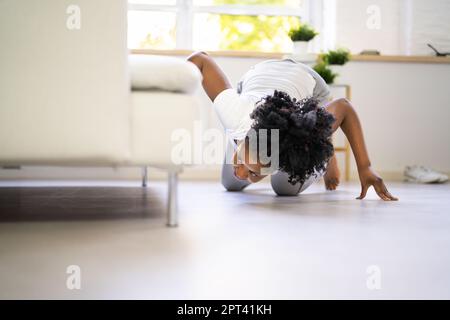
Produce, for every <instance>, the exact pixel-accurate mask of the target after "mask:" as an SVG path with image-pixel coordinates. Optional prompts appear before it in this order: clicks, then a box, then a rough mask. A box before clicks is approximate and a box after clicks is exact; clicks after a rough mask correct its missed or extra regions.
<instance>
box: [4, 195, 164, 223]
mask: <svg viewBox="0 0 450 320" xmlns="http://www.w3.org/2000/svg"><path fill="white" fill-rule="evenodd" d="M162 200H163V199H161V195H159V194H157V193H156V191H155V190H152V189H150V188H140V187H42V188H41V187H39V188H36V187H20V188H19V187H6V188H0V223H1V222H12V221H14V222H20V221H23V222H28V221H71V220H75V221H80V220H111V219H133V218H135V219H142V218H161V217H162V216H164V213H165V203H163V202H162Z"/></svg>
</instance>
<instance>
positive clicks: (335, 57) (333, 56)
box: [322, 48, 350, 73]
mask: <svg viewBox="0 0 450 320" xmlns="http://www.w3.org/2000/svg"><path fill="white" fill-rule="evenodd" d="M349 60H350V51H348V50H347V49H342V48H341V49H337V50H330V51H328V52H327V53H325V54H324V55H323V56H322V61H323V62H324V63H326V64H328V65H330V67H331V69H332V70H333V71H334V72H338V73H339V72H340V71H341V69H342V66H343V65H344V64H346V63H347V62H348V61H349Z"/></svg>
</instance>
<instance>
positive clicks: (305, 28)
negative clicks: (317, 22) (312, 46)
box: [289, 23, 318, 55]
mask: <svg viewBox="0 0 450 320" xmlns="http://www.w3.org/2000/svg"><path fill="white" fill-rule="evenodd" d="M317 35H318V33H317V32H316V31H315V30H314V29H313V28H312V27H311V26H310V25H308V24H305V23H303V24H300V26H299V27H298V28H295V29H291V30H290V31H289V37H290V38H291V40H292V42H293V43H294V48H293V54H294V55H301V54H307V53H308V52H309V48H308V46H309V41H311V40H312V39H314V37H315V36H317Z"/></svg>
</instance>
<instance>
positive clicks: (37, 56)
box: [0, 0, 201, 226]
mask: <svg viewBox="0 0 450 320" xmlns="http://www.w3.org/2000/svg"><path fill="white" fill-rule="evenodd" d="M70 5H76V6H78V8H79V9H80V13H81V24H80V29H75V30H72V29H70V28H68V27H67V25H66V23H67V19H68V18H70V16H71V13H72V12H73V11H71V10H70V9H68V4H67V3H66V2H65V1H55V0H39V1H29V0H6V1H1V2H0V43H1V46H2V49H1V50H0V70H1V71H0V166H10V165H14V166H33V165H54V166H113V167H115V166H136V167H142V168H144V180H143V185H144V186H145V179H146V168H147V166H154V167H158V168H162V169H165V170H167V171H168V177H169V197H168V199H169V202H168V209H167V212H168V215H167V218H168V220H167V224H168V225H169V226H175V225H176V224H177V216H176V209H177V208H176V197H177V194H176V189H177V188H176V185H177V175H178V173H180V172H181V171H182V166H180V165H176V164H174V163H173V162H172V159H171V149H172V145H173V142H172V141H171V135H172V132H173V130H175V129H179V128H184V129H187V130H189V131H192V130H193V126H194V121H195V120H196V119H198V117H199V115H198V112H199V111H198V110H199V108H198V101H197V99H196V98H195V97H194V95H193V94H192V90H194V89H195V87H196V86H198V85H199V84H200V81H201V79H200V76H199V75H198V74H195V71H192V72H193V73H192V75H191V76H192V79H193V80H192V81H194V82H195V83H194V84H192V81H190V82H189V83H188V84H187V85H186V90H183V89H184V88H183V86H182V84H181V87H180V88H178V92H168V91H164V90H161V89H164V87H162V88H159V90H151V88H145V81H144V88H140V90H139V91H133V92H132V91H131V90H130V81H129V79H130V75H129V63H128V49H127V45H126V34H127V30H126V29H127V25H126V21H127V20H126V16H127V2H126V0H115V1H110V0H95V1H91V0H73V1H70ZM148 59H151V57H148ZM138 63H139V62H138ZM181 63H183V64H186V70H188V71H186V70H185V71H186V72H187V73H189V70H193V69H192V65H191V64H190V63H189V62H184V61H182V62H181ZM134 68H135V70H136V65H135V66H134ZM167 72H172V75H173V72H174V71H173V68H169V70H168V71H167ZM150 75H151V74H150ZM138 76H139V75H138ZM140 76H141V77H142V74H141V75H140ZM172 78H173V77H172ZM141 80H142V79H141ZM184 80H186V79H184ZM185 84H186V81H185ZM138 85H139V83H138ZM141 85H142V83H141ZM166 85H167V83H166ZM169 85H170V84H169ZM143 89H150V90H143ZM169 89H170V88H169ZM183 91H184V92H183Z"/></svg>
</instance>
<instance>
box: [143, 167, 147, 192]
mask: <svg viewBox="0 0 450 320" xmlns="http://www.w3.org/2000/svg"><path fill="white" fill-rule="evenodd" d="M147 180H148V175H147V167H142V186H143V187H144V188H145V187H146V186H147Z"/></svg>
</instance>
